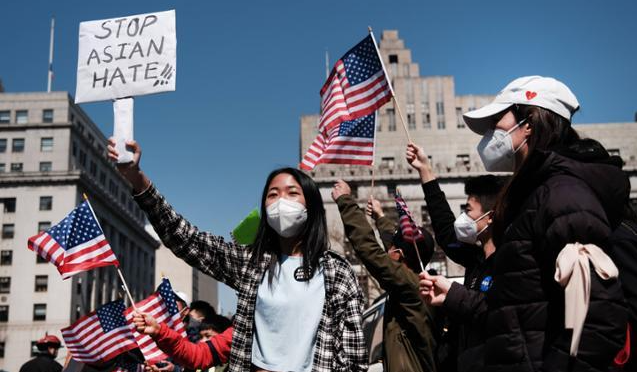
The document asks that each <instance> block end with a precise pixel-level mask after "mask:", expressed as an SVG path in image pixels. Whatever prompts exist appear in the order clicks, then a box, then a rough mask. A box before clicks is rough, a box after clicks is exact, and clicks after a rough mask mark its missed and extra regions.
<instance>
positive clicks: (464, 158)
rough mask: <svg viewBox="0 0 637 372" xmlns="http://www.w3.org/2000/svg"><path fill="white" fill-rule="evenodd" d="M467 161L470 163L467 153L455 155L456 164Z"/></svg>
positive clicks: (463, 163) (467, 163)
mask: <svg viewBox="0 0 637 372" xmlns="http://www.w3.org/2000/svg"><path fill="white" fill-rule="evenodd" d="M469 163H470V159H469V154H460V155H456V164H458V165H469Z"/></svg>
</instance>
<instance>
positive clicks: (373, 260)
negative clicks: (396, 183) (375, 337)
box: [336, 195, 436, 372]
mask: <svg viewBox="0 0 637 372" xmlns="http://www.w3.org/2000/svg"><path fill="white" fill-rule="evenodd" d="M336 204H337V205H338V209H339V211H340V213H341V218H342V220H343V225H344V227H345V234H346V236H347V238H348V239H349V241H350V243H351V244H352V248H353V249H354V252H356V256H357V257H358V258H359V259H360V260H361V262H362V263H363V264H364V265H365V268H367V271H369V273H370V274H371V275H372V276H373V277H374V279H376V280H377V281H378V283H379V284H380V286H381V288H383V290H385V291H386V292H387V293H388V294H389V297H388V300H387V303H386V304H385V315H384V332H383V336H384V342H383V344H384V360H383V365H384V369H385V371H388V372H403V371H404V372H429V371H436V362H435V357H434V355H435V348H436V341H435V338H434V331H433V330H434V329H435V325H434V318H433V315H434V314H433V310H432V309H431V308H430V306H429V305H427V304H425V303H424V302H423V301H422V299H421V298H420V295H419V294H418V281H419V279H418V275H417V274H416V273H414V272H413V271H412V270H411V269H409V268H408V267H407V266H406V265H404V264H402V263H400V262H397V261H394V260H392V259H391V258H390V257H389V255H388V254H387V252H386V251H385V249H383V247H381V245H380V244H379V243H378V241H377V240H376V236H375V234H374V230H373V228H372V227H371V226H370V224H369V223H368V222H367V217H366V216H365V212H364V211H363V210H362V209H361V208H360V207H359V206H358V205H357V204H356V201H355V200H354V199H353V198H352V197H351V196H350V195H343V196H341V197H339V198H338V199H337V200H336ZM376 226H377V228H378V230H379V232H388V233H390V234H391V233H393V232H394V231H395V225H394V223H393V222H392V221H390V220H389V219H387V218H384V217H383V218H379V219H378V221H376ZM383 244H385V245H388V244H391V243H390V242H383ZM388 248H389V247H388Z"/></svg>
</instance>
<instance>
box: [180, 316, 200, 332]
mask: <svg viewBox="0 0 637 372" xmlns="http://www.w3.org/2000/svg"><path fill="white" fill-rule="evenodd" d="M184 321H185V322H186V324H187V326H186V329H187V330H188V333H190V331H195V332H199V328H200V327H201V320H197V319H195V318H193V317H191V316H188V317H187V318H186V319H184Z"/></svg>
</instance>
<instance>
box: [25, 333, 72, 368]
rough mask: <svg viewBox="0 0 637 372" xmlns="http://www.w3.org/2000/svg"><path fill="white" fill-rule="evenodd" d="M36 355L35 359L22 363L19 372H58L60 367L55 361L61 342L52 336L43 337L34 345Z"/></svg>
mask: <svg viewBox="0 0 637 372" xmlns="http://www.w3.org/2000/svg"><path fill="white" fill-rule="evenodd" d="M35 346H36V348H37V349H38V353H37V355H36V357H35V358H33V359H31V360H30V361H28V362H26V363H24V364H23V365H22V367H20V372H60V371H62V365H61V364H60V363H58V362H56V361H55V358H57V356H58V350H60V348H61V347H63V346H62V342H61V341H60V339H59V338H57V337H56V336H54V335H45V336H44V337H42V338H41V339H39V340H38V341H37V342H36V343H35Z"/></svg>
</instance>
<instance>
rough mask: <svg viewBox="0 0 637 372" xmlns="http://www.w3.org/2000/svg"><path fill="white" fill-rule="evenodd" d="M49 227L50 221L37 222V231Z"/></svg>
mask: <svg viewBox="0 0 637 372" xmlns="http://www.w3.org/2000/svg"><path fill="white" fill-rule="evenodd" d="M50 228H51V222H49V221H41V222H38V232H39V233H41V232H42V231H46V230H48V229H50Z"/></svg>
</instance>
